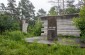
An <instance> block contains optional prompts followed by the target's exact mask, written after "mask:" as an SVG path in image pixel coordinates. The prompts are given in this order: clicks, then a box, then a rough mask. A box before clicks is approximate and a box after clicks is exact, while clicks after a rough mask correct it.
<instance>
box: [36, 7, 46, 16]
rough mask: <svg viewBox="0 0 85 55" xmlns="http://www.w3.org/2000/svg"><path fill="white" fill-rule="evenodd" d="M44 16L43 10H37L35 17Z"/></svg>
mask: <svg viewBox="0 0 85 55" xmlns="http://www.w3.org/2000/svg"><path fill="white" fill-rule="evenodd" d="M45 15H46V11H44V9H42V8H41V9H39V11H38V13H37V16H45Z"/></svg>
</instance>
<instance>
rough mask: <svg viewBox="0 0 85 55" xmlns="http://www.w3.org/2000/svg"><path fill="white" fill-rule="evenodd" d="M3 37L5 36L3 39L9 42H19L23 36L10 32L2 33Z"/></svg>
mask: <svg viewBox="0 0 85 55" xmlns="http://www.w3.org/2000/svg"><path fill="white" fill-rule="evenodd" d="M3 35H5V36H6V37H5V38H8V39H10V40H14V41H20V40H22V39H23V38H24V37H25V36H24V34H23V33H22V32H20V31H11V32H8V31H7V32H5V33H3Z"/></svg>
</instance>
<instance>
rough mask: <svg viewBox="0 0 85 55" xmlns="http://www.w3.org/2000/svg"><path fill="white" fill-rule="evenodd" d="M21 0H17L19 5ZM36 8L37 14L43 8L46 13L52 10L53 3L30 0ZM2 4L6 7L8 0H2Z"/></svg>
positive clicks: (0, 0) (0, 1)
mask: <svg viewBox="0 0 85 55" xmlns="http://www.w3.org/2000/svg"><path fill="white" fill-rule="evenodd" d="M19 1H20V0H16V2H17V4H18V2H19ZM30 1H31V2H32V3H33V5H34V7H35V10H36V12H37V11H38V10H39V9H40V8H43V9H44V10H45V11H49V10H50V8H51V7H52V6H53V5H52V4H51V3H49V2H48V1H50V0H30ZM0 3H4V4H5V5H6V4H7V3H8V2H7V0H0Z"/></svg>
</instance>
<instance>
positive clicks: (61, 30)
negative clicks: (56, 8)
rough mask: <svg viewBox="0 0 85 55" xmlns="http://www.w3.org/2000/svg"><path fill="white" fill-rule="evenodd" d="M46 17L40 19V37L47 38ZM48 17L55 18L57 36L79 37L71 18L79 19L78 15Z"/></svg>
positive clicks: (78, 31)
mask: <svg viewBox="0 0 85 55" xmlns="http://www.w3.org/2000/svg"><path fill="white" fill-rule="evenodd" d="M48 17H49V16H45V17H41V21H42V26H43V28H42V29H41V30H42V31H43V33H41V35H44V36H47V32H48V30H47V29H48ZM50 17H56V23H57V33H56V34H57V35H72V36H80V30H79V29H78V28H77V27H76V26H75V25H74V24H73V18H74V17H79V15H78V14H72V15H63V16H50Z"/></svg>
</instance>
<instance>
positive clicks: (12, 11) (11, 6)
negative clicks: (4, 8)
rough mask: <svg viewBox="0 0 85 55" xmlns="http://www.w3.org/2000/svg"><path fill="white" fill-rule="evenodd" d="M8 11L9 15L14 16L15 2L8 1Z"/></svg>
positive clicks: (13, 0) (12, 0) (14, 0)
mask: <svg viewBox="0 0 85 55" xmlns="http://www.w3.org/2000/svg"><path fill="white" fill-rule="evenodd" d="M7 5H8V9H9V12H10V13H11V14H14V13H15V11H16V8H15V6H16V0H8V4H7Z"/></svg>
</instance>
